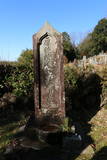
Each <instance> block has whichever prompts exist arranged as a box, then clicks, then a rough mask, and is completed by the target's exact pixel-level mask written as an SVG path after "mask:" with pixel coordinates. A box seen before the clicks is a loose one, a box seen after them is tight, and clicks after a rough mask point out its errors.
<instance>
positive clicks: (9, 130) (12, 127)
mask: <svg viewBox="0 0 107 160" xmlns="http://www.w3.org/2000/svg"><path fill="white" fill-rule="evenodd" d="M12 116H13V117H12ZM106 116H107V110H105V109H104V108H102V109H101V110H100V111H99V112H98V113H97V114H96V115H95V116H94V117H93V118H92V119H91V120H90V122H89V123H90V124H91V126H92V127H91V131H90V133H89V135H90V136H91V137H92V139H93V141H94V144H95V148H96V150H95V154H94V155H93V156H92V155H90V154H89V155H88V154H80V155H79V156H78V157H76V158H75V159H74V157H73V155H71V157H70V159H69V160H107V127H106V126H107V119H106ZM16 117H17V118H16ZM12 118H13V121H12ZM27 119H28V117H25V115H24V113H22V114H20V116H19V113H16V114H14V115H11V116H7V117H5V118H2V119H1V122H2V123H0V124H2V125H1V126H0V155H2V152H3V150H4V148H5V147H6V146H7V145H8V144H9V143H11V142H12V141H13V140H14V139H15V135H16V134H17V131H18V128H19V127H20V126H22V125H24V124H26V121H27ZM6 121H7V124H6Z"/></svg>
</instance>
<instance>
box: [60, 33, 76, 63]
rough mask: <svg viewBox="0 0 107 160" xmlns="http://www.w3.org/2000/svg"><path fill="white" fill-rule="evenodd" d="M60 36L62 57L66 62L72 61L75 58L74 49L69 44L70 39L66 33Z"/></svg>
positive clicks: (70, 43) (71, 44)
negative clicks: (61, 37)
mask: <svg viewBox="0 0 107 160" xmlns="http://www.w3.org/2000/svg"><path fill="white" fill-rule="evenodd" d="M62 36H63V48H64V56H66V57H67V59H68V62H69V61H73V60H74V59H75V58H76V47H75V46H74V45H73V43H72V42H71V38H70V36H69V34H68V33H67V32H63V33H62Z"/></svg>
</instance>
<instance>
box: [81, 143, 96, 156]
mask: <svg viewBox="0 0 107 160" xmlns="http://www.w3.org/2000/svg"><path fill="white" fill-rule="evenodd" d="M81 154H86V155H87V154H90V155H94V150H93V148H92V147H91V145H89V146H87V147H86V148H85V149H84V150H83V151H82V153H81Z"/></svg>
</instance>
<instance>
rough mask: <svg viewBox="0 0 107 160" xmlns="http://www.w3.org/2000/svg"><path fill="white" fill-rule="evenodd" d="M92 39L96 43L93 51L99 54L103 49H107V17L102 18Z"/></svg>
mask: <svg viewBox="0 0 107 160" xmlns="http://www.w3.org/2000/svg"><path fill="white" fill-rule="evenodd" d="M92 41H93V44H94V48H93V50H92V51H93V53H94V54H99V53H100V52H101V51H102V50H103V51H104V52H106V51H107V19H106V18H103V19H101V20H100V21H99V22H98V24H97V25H96V27H95V28H94V31H93V33H92Z"/></svg>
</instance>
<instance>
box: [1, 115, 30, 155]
mask: <svg viewBox="0 0 107 160" xmlns="http://www.w3.org/2000/svg"><path fill="white" fill-rule="evenodd" d="M0 119H1V121H0V152H2V151H3V150H4V148H5V147H6V146H7V145H8V144H10V143H11V141H13V140H14V139H15V135H16V134H17V131H18V128H19V127H20V126H22V125H24V124H25V123H26V121H27V118H25V114H24V113H19V112H16V113H14V114H11V115H9V116H5V118H4V117H1V118H0ZM6 122H7V123H6Z"/></svg>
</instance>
